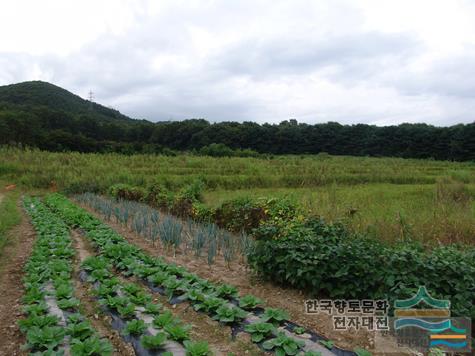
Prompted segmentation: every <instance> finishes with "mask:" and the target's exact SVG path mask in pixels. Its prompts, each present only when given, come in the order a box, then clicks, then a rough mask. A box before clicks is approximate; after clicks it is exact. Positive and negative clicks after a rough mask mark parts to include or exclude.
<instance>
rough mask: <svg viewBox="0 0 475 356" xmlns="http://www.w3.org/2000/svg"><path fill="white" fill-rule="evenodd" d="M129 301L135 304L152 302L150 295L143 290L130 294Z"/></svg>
mask: <svg viewBox="0 0 475 356" xmlns="http://www.w3.org/2000/svg"><path fill="white" fill-rule="evenodd" d="M130 301H131V302H132V303H133V304H135V305H146V304H148V303H151V302H152V296H151V295H150V294H148V293H145V292H142V291H140V292H138V293H136V294H135V295H131V296H130Z"/></svg>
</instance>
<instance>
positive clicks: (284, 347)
mask: <svg viewBox="0 0 475 356" xmlns="http://www.w3.org/2000/svg"><path fill="white" fill-rule="evenodd" d="M304 345H305V342H303V341H300V340H295V339H294V338H291V337H288V336H286V335H285V334H284V333H279V334H278V335H277V336H276V337H275V338H273V339H270V340H267V341H264V343H263V344H262V347H263V348H264V349H265V350H269V351H270V350H273V351H274V352H275V354H276V355H277V356H285V355H297V353H298V352H299V349H300V348H301V347H303V346H304Z"/></svg>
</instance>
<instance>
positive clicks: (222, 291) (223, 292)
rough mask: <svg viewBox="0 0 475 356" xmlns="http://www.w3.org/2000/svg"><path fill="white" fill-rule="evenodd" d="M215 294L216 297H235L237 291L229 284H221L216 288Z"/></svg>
mask: <svg viewBox="0 0 475 356" xmlns="http://www.w3.org/2000/svg"><path fill="white" fill-rule="evenodd" d="M215 294H216V296H218V297H236V296H237V295H238V290H237V288H236V287H234V286H231V285H229V284H222V285H220V286H219V287H218V288H216V292H215Z"/></svg>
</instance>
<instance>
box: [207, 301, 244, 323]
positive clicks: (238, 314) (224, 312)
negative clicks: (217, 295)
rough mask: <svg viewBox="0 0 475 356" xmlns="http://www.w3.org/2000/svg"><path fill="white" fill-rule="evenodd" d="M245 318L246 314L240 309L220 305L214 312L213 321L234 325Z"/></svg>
mask: <svg viewBox="0 0 475 356" xmlns="http://www.w3.org/2000/svg"><path fill="white" fill-rule="evenodd" d="M246 316H247V313H246V312H245V311H244V310H242V309H241V308H238V307H235V306H226V305H221V306H220V307H219V308H218V309H217V310H216V315H215V316H214V317H213V319H216V320H219V321H220V322H222V323H234V322H236V321H238V320H242V319H244V318H245V317H246Z"/></svg>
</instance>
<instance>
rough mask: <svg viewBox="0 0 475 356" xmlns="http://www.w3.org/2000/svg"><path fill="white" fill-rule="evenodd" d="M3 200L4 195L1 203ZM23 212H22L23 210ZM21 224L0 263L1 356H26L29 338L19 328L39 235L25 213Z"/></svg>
mask: <svg viewBox="0 0 475 356" xmlns="http://www.w3.org/2000/svg"><path fill="white" fill-rule="evenodd" d="M2 198H3V196H1V195H0V200H1V199H2ZM20 210H21V211H22V209H21V208H20ZM21 214H22V220H21V223H20V224H19V225H18V226H16V227H14V228H13V229H12V231H10V232H9V234H8V243H7V244H6V245H5V248H4V250H3V257H2V260H1V261H0V355H5V356H13V355H26V354H27V353H26V352H24V351H21V350H20V347H21V345H23V344H24V343H25V337H24V336H23V334H22V333H21V332H20V329H19V327H18V325H17V321H18V319H21V317H22V315H23V314H22V311H21V298H22V296H23V293H24V289H23V283H22V278H23V266H24V265H25V262H26V260H27V259H28V257H29V256H30V253H31V250H32V247H33V242H34V240H35V231H34V230H33V227H32V226H31V224H30V223H29V220H28V218H27V217H26V215H25V214H24V213H23V211H22V212H21Z"/></svg>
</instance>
